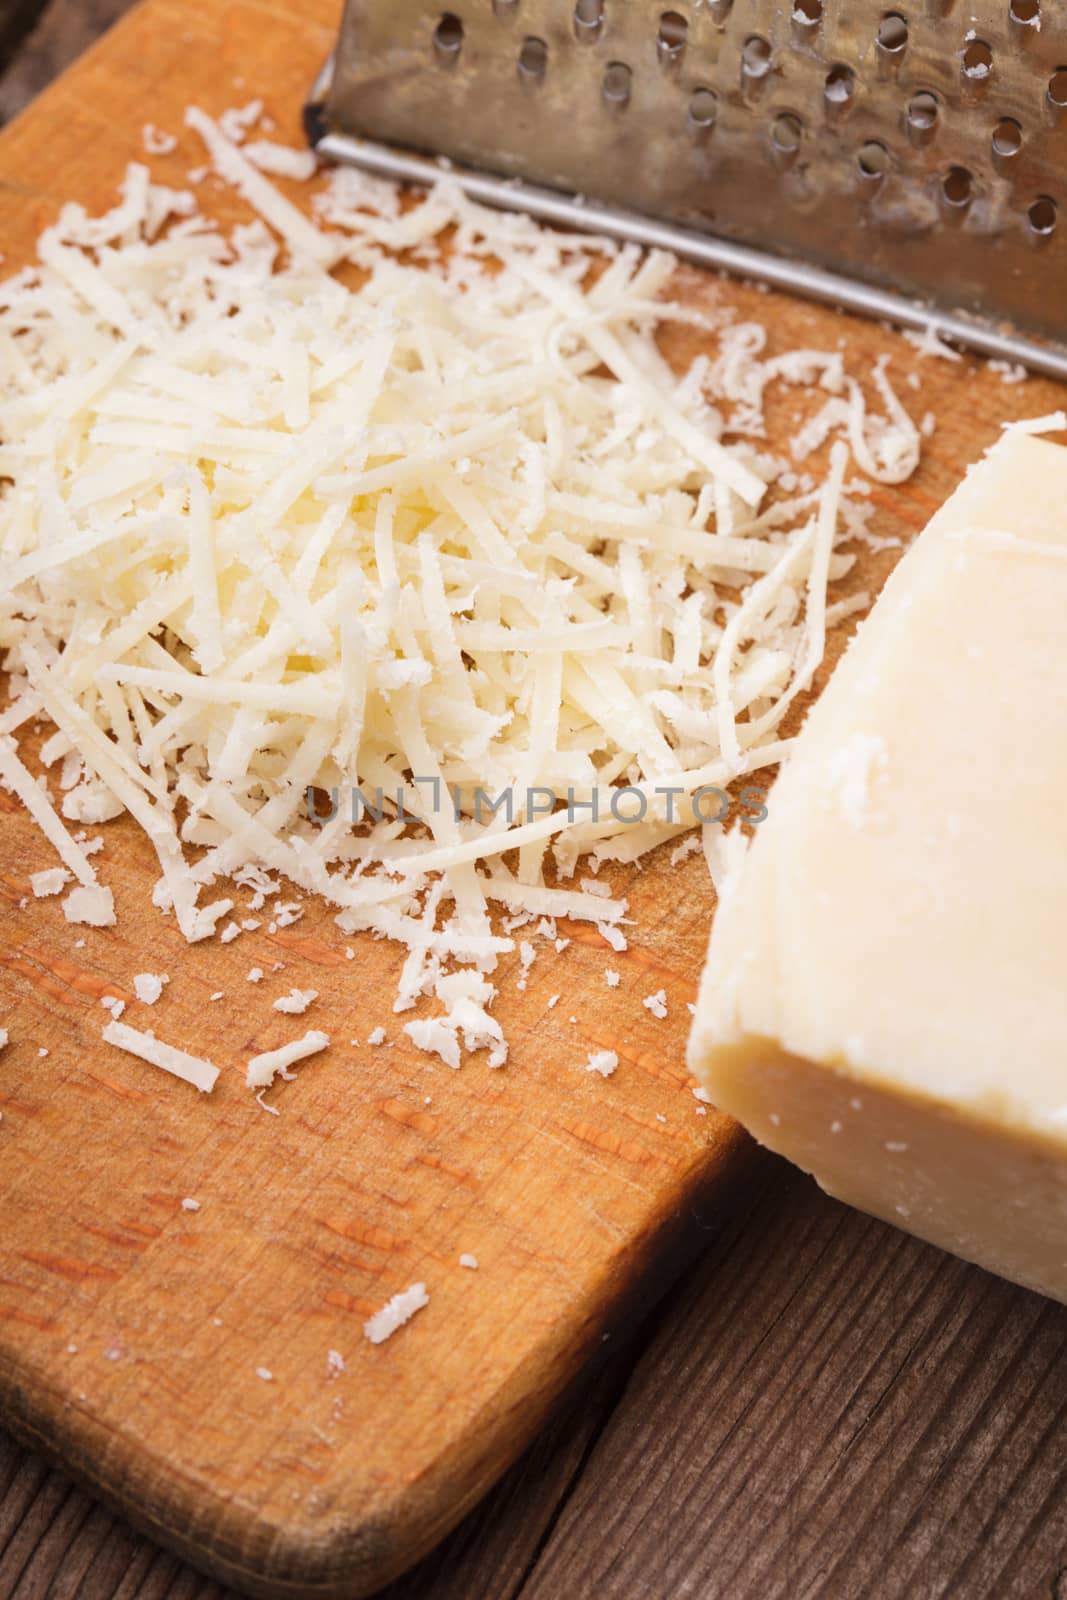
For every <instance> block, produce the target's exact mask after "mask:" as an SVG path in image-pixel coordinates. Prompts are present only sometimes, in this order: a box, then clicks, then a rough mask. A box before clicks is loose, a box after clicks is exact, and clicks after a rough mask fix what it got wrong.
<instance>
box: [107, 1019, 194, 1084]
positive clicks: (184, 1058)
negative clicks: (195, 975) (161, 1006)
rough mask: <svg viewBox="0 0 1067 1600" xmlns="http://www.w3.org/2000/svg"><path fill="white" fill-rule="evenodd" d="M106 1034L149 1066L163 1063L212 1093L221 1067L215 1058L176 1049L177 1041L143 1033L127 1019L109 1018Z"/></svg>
mask: <svg viewBox="0 0 1067 1600" xmlns="http://www.w3.org/2000/svg"><path fill="white" fill-rule="evenodd" d="M103 1036H104V1039H105V1040H106V1041H107V1043H108V1044H113V1045H115V1046H116V1047H117V1048H118V1049H119V1050H125V1051H127V1052H128V1053H129V1054H130V1055H133V1056H139V1057H140V1059H141V1060H142V1061H147V1062H148V1063H149V1065H150V1066H153V1067H162V1069H163V1071H164V1072H171V1073H173V1074H174V1076H175V1077H176V1078H184V1079H185V1081H186V1083H191V1084H192V1085H193V1087H194V1088H196V1089H200V1090H202V1091H203V1092H204V1093H205V1094H210V1092H211V1090H212V1089H213V1088H214V1087H215V1083H216V1081H217V1079H218V1075H219V1069H218V1067H216V1066H215V1065H214V1063H213V1062H211V1061H205V1060H202V1059H201V1058H200V1057H199V1056H191V1055H188V1054H187V1053H186V1052H185V1051H184V1050H178V1049H176V1048H175V1047H174V1045H170V1044H164V1043H163V1041H162V1040H161V1039H157V1038H156V1037H155V1035H154V1034H151V1033H142V1032H140V1030H139V1029H137V1028H131V1027H130V1026H129V1025H128V1024H127V1023H125V1022H109V1023H108V1025H107V1027H106V1028H105V1029H104V1034H103Z"/></svg>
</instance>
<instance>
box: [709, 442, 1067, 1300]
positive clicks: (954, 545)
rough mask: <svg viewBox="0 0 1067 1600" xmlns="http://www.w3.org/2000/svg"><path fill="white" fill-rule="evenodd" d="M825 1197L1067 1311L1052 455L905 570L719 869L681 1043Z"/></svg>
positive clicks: (1022, 458)
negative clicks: (693, 1008)
mask: <svg viewBox="0 0 1067 1600" xmlns="http://www.w3.org/2000/svg"><path fill="white" fill-rule="evenodd" d="M689 1062H690V1067H691V1069H692V1071H693V1072H694V1074H695V1075H696V1076H697V1077H698V1078H699V1079H700V1080H701V1082H702V1083H703V1084H704V1085H705V1086H706V1087H707V1089H708V1090H709V1091H710V1093H711V1096H712V1098H713V1099H714V1101H715V1102H716V1104H717V1105H719V1106H721V1107H723V1108H724V1109H725V1110H726V1111H729V1112H731V1113H733V1114H734V1115H735V1116H736V1117H737V1118H738V1119H739V1120H740V1121H741V1122H742V1123H743V1124H744V1125H745V1126H746V1127H747V1128H748V1129H749V1130H750V1131H751V1132H752V1133H753V1134H754V1135H755V1136H756V1137H757V1138H758V1139H759V1140H761V1141H762V1142H763V1143H764V1144H766V1145H769V1146H770V1147H771V1148H772V1149H774V1150H777V1151H779V1152H781V1153H782V1154H783V1155H786V1156H788V1157H790V1158H791V1159H792V1160H793V1161H795V1162H797V1163H798V1164H799V1165H800V1166H801V1167H803V1168H805V1169H806V1170H807V1171H809V1172H811V1173H813V1174H814V1175H815V1177H816V1178H817V1179H818V1181H819V1183H820V1184H821V1185H822V1186H823V1188H824V1189H826V1190H828V1191H829V1193H831V1194H833V1195H837V1196H839V1197H840V1198H841V1199H844V1200H847V1201H849V1202H851V1203H852V1204H853V1205H855V1206H858V1207H860V1208H861V1209H862V1210H864V1211H867V1212H870V1213H872V1214H873V1215H875V1216H878V1217H882V1218H885V1219H886V1220H888V1221H890V1222H894V1223H896V1224H898V1225H899V1226H901V1227H903V1228H907V1229H909V1230H910V1231H911V1232H913V1233H915V1234H917V1235H919V1236H920V1237H921V1238H924V1239H929V1240H932V1241H933V1242H934V1243H936V1244H939V1245H941V1246H943V1247H944V1248H945V1249H947V1250H952V1251H954V1252H955V1253H956V1254H958V1255H960V1256H964V1257H966V1258H967V1259H968V1260H971V1261H976V1262H979V1263H981V1264H982V1265H983V1266H986V1267H989V1268H991V1269H992V1270H993V1271H995V1272H998V1273H1001V1274H1003V1275H1004V1276H1005V1277H1008V1278H1012V1279H1015V1280H1016V1281H1017V1282H1019V1283H1023V1284H1026V1285H1028V1286H1030V1287H1032V1288H1035V1289H1039V1290H1041V1291H1043V1292H1044V1293H1046V1294H1050V1295H1054V1296H1055V1297H1056V1298H1057V1299H1059V1300H1067V450H1065V449H1062V448H1061V447H1059V446H1057V445H1053V444H1050V443H1048V442H1047V441H1044V440H1039V439H1036V438H1034V437H1032V436H1029V435H1027V434H1025V433H1022V432H1016V431H1010V432H1008V433H1007V434H1005V435H1004V437H1003V438H1002V439H1001V440H1000V442H999V443H998V444H997V445H996V446H995V447H994V448H993V449H992V450H991V451H990V452H989V454H988V456H987V457H986V458H985V460H983V461H982V462H981V463H980V464H979V465H978V466H976V467H974V468H973V469H972V470H971V472H970V473H969V474H968V476H967V478H966V480H965V481H964V483H963V484H962V485H961V486H960V487H959V488H958V489H957V491H956V493H955V494H954V495H953V496H952V497H951V498H950V499H949V500H948V501H947V503H946V504H945V505H944V506H943V507H942V509H941V510H940V511H939V512H938V513H937V514H936V515H935V516H934V518H933V520H932V521H931V522H930V524H929V526H928V527H927V528H926V530H925V532H924V533H923V534H922V535H921V536H920V538H919V539H918V540H917V541H916V543H915V545H914V546H913V547H912V548H911V550H910V551H909V552H908V553H907V555H906V556H905V557H904V559H903V560H902V561H901V562H900V565H899V566H898V568H897V569H896V571H895V573H894V574H893V577H892V578H891V579H890V581H889V583H888V584H887V586H886V588H885V591H884V593H883V595H882V597H881V598H880V599H879V601H878V603H877V605H876V606H875V608H874V611H873V612H872V614H871V616H870V617H869V619H868V620H867V621H866V623H865V624H864V625H863V626H862V628H861V629H860V631H859V633H858V635H857V637H856V638H855V640H854V641H853V643H852V645H851V646H850V648H849V650H848V652H847V653H846V655H845V656H844V657H843V659H842V661H841V663H840V665H839V666H838V668H837V670H836V672H835V673H834V676H833V678H832V680H831V682H830V684H829V685H828V687H827V689H826V691H825V692H824V694H823V695H822V697H821V699H820V700H819V701H818V703H817V704H816V706H815V707H814V709H813V711H812V712H811V714H810V716H809V717H808V720H807V722H806V724H805V726H804V729H803V732H802V734H801V737H800V738H799V740H798V742H797V745H796V748H795V751H794V753H793V755H792V756H791V758H790V760H789V762H788V764H787V765H786V766H785V768H784V769H783V771H782V773H781V775H780V777H779V778H778V781H777V782H776V784H775V786H774V788H773V789H772V791H771V794H770V796H769V797H768V817H767V819H766V821H764V822H763V823H762V824H761V825H760V827H759V829H758V830H757V834H756V837H755V840H754V843H753V844H752V845H751V847H750V848H749V849H748V851H747V852H746V853H744V854H743V855H740V854H739V855H738V858H737V859H736V860H735V862H734V863H733V870H732V871H731V872H730V874H729V876H728V881H727V882H726V884H725V885H724V888H723V892H722V895H721V899H720V905H719V909H718V913H717V915H716V919H715V926H714V929H713V931H712V936H711V943H710V947H709V952H708V959H707V964H706V967H705V971H704V976H703V980H702V985H701V993H700V1001H699V1005H698V1008H697V1014H696V1017H695V1020H694V1024H693V1029H692V1036H691V1040H690V1049H689Z"/></svg>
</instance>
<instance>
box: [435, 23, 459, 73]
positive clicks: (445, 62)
mask: <svg viewBox="0 0 1067 1600" xmlns="http://www.w3.org/2000/svg"><path fill="white" fill-rule="evenodd" d="M433 47H434V52H435V54H436V56H437V59H438V61H439V62H440V63H441V65H442V66H445V67H454V66H455V64H456V62H457V61H458V60H459V53H460V51H461V50H462V49H463V24H462V22H461V21H460V19H459V18H458V17H457V16H456V14H455V12H454V11H445V12H443V13H442V16H441V20H440V21H439V22H438V24H437V26H436V28H435V29H434V30H433Z"/></svg>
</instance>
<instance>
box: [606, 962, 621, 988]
mask: <svg viewBox="0 0 1067 1600" xmlns="http://www.w3.org/2000/svg"><path fill="white" fill-rule="evenodd" d="M619 981H620V980H619V974H618V973H617V972H616V971H615V969H614V967H605V968H604V982H605V983H606V984H607V986H608V988H609V989H617V988H618V987H619Z"/></svg>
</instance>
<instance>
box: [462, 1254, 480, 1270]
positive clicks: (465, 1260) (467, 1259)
mask: <svg viewBox="0 0 1067 1600" xmlns="http://www.w3.org/2000/svg"><path fill="white" fill-rule="evenodd" d="M459 1264H460V1266H461V1267H469V1268H470V1270H471V1271H472V1272H474V1271H476V1270H477V1267H478V1257H477V1256H472V1255H462V1256H460V1258H459Z"/></svg>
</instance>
